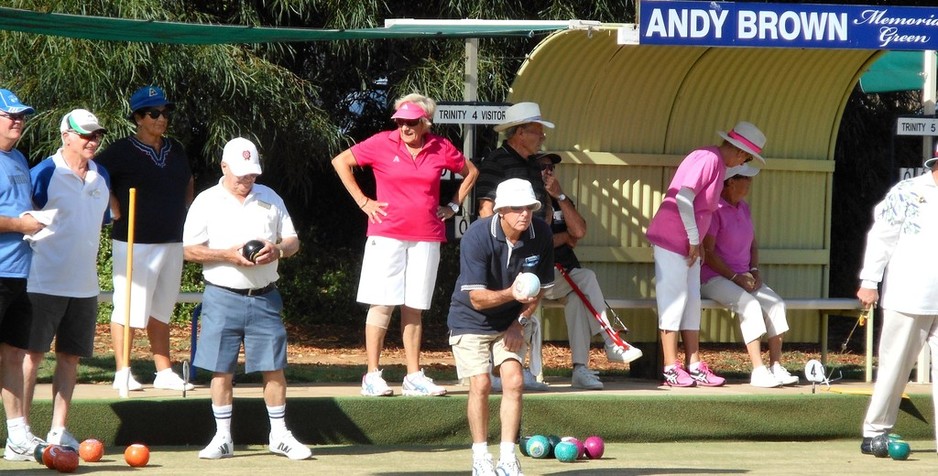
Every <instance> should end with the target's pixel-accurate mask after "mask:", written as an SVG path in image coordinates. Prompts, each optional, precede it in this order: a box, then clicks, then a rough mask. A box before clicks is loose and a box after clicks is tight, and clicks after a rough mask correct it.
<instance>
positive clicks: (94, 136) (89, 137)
mask: <svg viewBox="0 0 938 476" xmlns="http://www.w3.org/2000/svg"><path fill="white" fill-rule="evenodd" d="M68 132H71V133H72V134H75V135H76V136H78V137H81V138H82V139H84V140H86V141H88V142H92V141H94V142H101V139H103V138H104V133H103V132H92V133H91V134H82V133H81V132H78V131H76V130H74V129H69V130H68Z"/></svg>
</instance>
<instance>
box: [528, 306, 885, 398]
mask: <svg viewBox="0 0 938 476" xmlns="http://www.w3.org/2000/svg"><path fill="white" fill-rule="evenodd" d="M571 299H572V298H571ZM606 302H607V303H608V304H609V307H611V308H613V309H622V310H625V309H651V310H655V309H657V308H658V303H657V302H656V301H655V300H654V299H649V298H641V299H607V300H606ZM564 304H565V301H564V300H562V299H558V300H552V301H543V306H544V307H546V308H562V307H563V306H564ZM785 306H786V308H787V309H789V310H807V311H815V310H816V311H819V312H820V313H821V329H820V331H821V332H820V334H821V362H822V363H824V364H825V365H826V364H827V354H828V348H827V341H828V319H829V317H830V315H831V314H835V315H837V314H847V315H850V316H859V313H860V312H861V311H862V308H861V307H860V301H859V300H857V299H852V298H819V299H786V300H785ZM701 307H702V308H703V309H726V308H725V306H723V305H722V304H720V303H718V302H716V301H714V300H712V299H703V300H701ZM834 311H839V312H834ZM864 328H865V329H864V331H865V333H866V357H865V370H866V373H865V376H866V381H867V382H870V381H872V380H873V316H870V317H869V319H868V320H867V323H866V325H865V326H864ZM658 345H659V343H658V342H655V343H654V347H653V348H651V349H649V348H648V346H644V347H643V348H642V350H643V351H646V350H653V351H654V355H657V346H658ZM646 357H650V355H648V352H646ZM646 357H643V358H646ZM655 360H657V359H655ZM652 365H655V366H656V364H654V363H653V364H652Z"/></svg>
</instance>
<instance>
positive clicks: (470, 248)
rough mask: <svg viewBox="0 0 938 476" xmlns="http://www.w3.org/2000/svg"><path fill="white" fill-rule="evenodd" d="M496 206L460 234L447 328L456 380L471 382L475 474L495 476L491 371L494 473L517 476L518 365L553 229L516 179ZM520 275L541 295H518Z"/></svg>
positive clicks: (549, 279)
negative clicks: (493, 425)
mask: <svg viewBox="0 0 938 476" xmlns="http://www.w3.org/2000/svg"><path fill="white" fill-rule="evenodd" d="M493 205H494V210H495V213H496V214H495V215H493V216H490V217H487V218H482V219H480V220H476V221H475V222H474V223H473V224H472V225H471V226H469V229H468V230H467V231H466V234H465V235H463V238H462V243H461V245H460V249H459V277H458V278H457V280H456V289H455V290H454V291H453V298H452V301H451V302H450V310H449V316H448V318H447V325H448V326H449V332H450V338H449V343H450V346H452V348H453V357H454V358H455V360H456V372H457V375H458V377H459V378H460V379H463V378H468V379H469V400H468V403H467V415H468V420H469V432H470V434H471V435H472V455H473V458H472V459H473V464H472V466H473V474H496V473H495V469H496V468H495V463H494V461H493V459H492V455H491V454H489V452H488V441H487V436H488V422H489V404H488V399H489V394H490V393H491V391H492V384H491V379H490V376H489V366H490V365H492V364H494V366H495V367H494V369H493V371H494V373H495V375H498V376H500V377H501V380H502V399H501V411H500V416H501V430H500V435H501V440H500V445H499V449H500V450H501V456H500V458H499V462H498V470H499V473H498V474H509V475H515V474H521V467H520V465H519V464H518V458H517V456H515V441H517V438H518V429H519V426H520V423H521V395H522V393H523V376H522V369H521V364H522V362H523V361H524V355H525V353H526V350H527V349H526V347H527V343H526V342H525V340H524V328H525V326H527V325H529V324H530V322H531V314H533V313H534V311H535V310H536V309H537V306H538V304H539V302H540V299H541V295H542V294H543V292H544V289H547V288H550V287H551V286H553V284H554V244H553V238H552V235H551V232H550V227H549V226H548V225H547V223H546V222H544V221H543V220H541V219H539V218H537V217H535V216H534V212H536V211H537V210H538V209H540V208H541V202H540V201H538V199H537V198H536V197H535V196H534V190H533V189H532V188H531V184H530V183H529V182H528V181H526V180H523V179H518V178H513V179H508V180H506V181H504V182H502V183H500V184H499V185H498V187H497V192H496V196H495V202H494V204H493ZM523 271H525V272H530V273H534V274H536V275H537V277H538V278H539V280H540V282H541V292H540V293H539V294H537V295H535V296H533V297H528V296H527V295H524V294H521V293H520V292H519V291H518V290H517V289H516V287H515V285H514V284H515V281H516V280H517V279H518V277H519V276H520V275H521V273H522V272H523Z"/></svg>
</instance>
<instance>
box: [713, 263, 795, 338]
mask: <svg viewBox="0 0 938 476" xmlns="http://www.w3.org/2000/svg"><path fill="white" fill-rule="evenodd" d="M700 295H701V297H705V298H708V299H713V300H714V301H716V302H718V303H720V304H722V305H724V306H726V307H727V309H729V310H730V311H733V312H734V313H736V315H737V316H738V318H739V329H740V330H741V331H742V333H743V342H745V343H747V344H748V343H750V342H752V341H754V340H756V339H759V338H761V337H762V335H763V334H765V335H767V336H768V337H775V336H778V335H781V334H784V333H785V332H787V331H788V319H787V318H786V317H785V301H783V300H782V298H781V297H780V296H779V295H778V294H776V293H775V291H773V290H772V288H770V287H768V286H767V285H765V284H763V285H762V286H760V287H759V289H756V290H755V291H753V292H751V293H748V292H746V290H745V289H743V288H741V287H739V286H738V285H737V284H736V283H734V282H732V281H730V280H729V279H726V278H724V277H723V276H717V277H715V278H712V279H710V280H709V281H707V282H706V283H704V284H703V285H702V286H701V287H700Z"/></svg>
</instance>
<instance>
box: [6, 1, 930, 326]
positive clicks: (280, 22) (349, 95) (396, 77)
mask: <svg viewBox="0 0 938 476" xmlns="http://www.w3.org/2000/svg"><path fill="white" fill-rule="evenodd" d="M808 3H866V4H869V3H873V4H875V3H892V4H895V3H901V4H904V5H925V4H928V3H929V2H924V1H921V2H919V1H900V2H880V1H856V2H854V1H849V2H848V1H843V2H831V1H829V0H818V1H809V2H808ZM5 5H6V6H10V7H13V8H23V9H29V10H34V11H44V12H56V13H70V14H83V15H97V16H106V17H122V18H138V19H151V20H165V21H179V22H199V23H215V24H239V25H254V26H272V27H277V26H284V27H302V28H334V29H341V28H367V27H379V26H382V25H383V24H384V21H385V19H389V18H423V19H427V18H438V19H460V18H485V19H528V20H548V19H549V20H565V19H574V18H578V19H587V20H598V21H604V22H615V23H625V22H633V21H634V20H635V8H636V5H635V2H634V1H633V0H597V1H595V2H573V1H569V0H566V1H563V0H529V1H525V2H504V1H495V0H446V1H428V0H409V1H400V0H379V1H375V0H367V1H363V0H342V1H339V0H200V1H187V0H45V1H42V0H8V1H7V2H6V4H5ZM541 39H542V37H541V36H533V37H530V38H500V39H481V40H480V42H479V43H480V47H479V73H480V80H479V92H478V94H479V99H480V100H481V101H492V102H500V101H504V99H505V97H506V96H507V93H508V91H509V87H510V85H511V82H512V81H513V79H514V76H515V73H516V72H517V71H518V68H519V67H520V65H521V63H522V62H523V61H524V59H525V56H526V55H527V54H528V53H529V52H530V51H531V50H532V48H533V47H534V46H535V45H536V44H537V43H538V42H539V41H540V40H541ZM0 46H2V47H3V51H4V55H2V56H0V87H5V88H9V89H11V90H13V91H15V92H16V93H17V94H19V95H20V96H21V98H22V99H23V100H24V102H26V103H27V104H30V105H33V106H34V107H36V109H37V111H38V114H36V115H35V117H34V118H33V119H32V120H30V121H29V122H28V126H27V131H26V136H25V137H24V139H23V140H22V141H21V143H20V148H21V149H22V150H24V152H27V153H28V156H29V157H30V159H31V160H32V161H38V160H39V159H41V158H43V157H45V156H47V155H49V154H51V153H52V152H54V150H55V149H56V148H57V147H58V146H59V138H58V122H59V119H60V118H61V117H62V116H63V115H64V114H65V113H66V112H68V111H69V110H70V109H72V108H76V107H84V108H87V109H90V110H92V111H94V112H95V113H96V114H98V116H99V117H100V118H101V119H102V121H103V122H104V123H105V125H106V126H107V127H108V128H109V129H110V130H111V131H112V134H111V135H110V138H116V137H122V136H124V135H127V134H129V133H130V132H131V131H132V127H131V123H130V122H129V120H128V119H127V114H128V113H129V112H130V111H129V110H128V105H127V99H128V97H129V95H130V94H131V92H132V91H133V90H135V89H136V88H137V87H139V86H142V85H144V84H148V83H153V84H158V85H161V86H163V87H164V88H165V89H166V90H167V92H168V94H169V95H170V97H171V98H172V99H173V100H175V101H176V103H177V110H178V113H177V115H176V117H175V119H174V122H173V124H172V135H173V136H174V137H175V138H177V139H179V140H181V141H182V142H183V144H185V146H186V149H187V151H188V152H189V154H190V157H191V159H192V163H193V168H194V170H195V172H196V174H197V178H198V183H199V185H198V188H199V189H202V188H205V187H206V186H207V185H210V184H213V183H214V182H215V180H216V179H217V177H218V176H219V174H220V172H219V170H218V166H217V162H218V158H219V155H220V151H221V147H222V145H223V144H224V143H225V142H226V141H227V140H229V139H230V138H232V137H235V136H238V135H242V136H245V137H249V138H251V139H253V140H255V141H256V142H257V144H258V146H259V148H260V150H261V153H262V155H263V157H264V172H265V173H264V175H263V176H262V177H261V181H262V182H264V183H266V184H268V185H271V186H273V187H274V188H275V189H277V190H278V191H280V192H281V194H283V195H284V198H285V199H286V201H287V205H288V208H290V210H291V213H292V215H293V216H294V220H295V221H296V223H297V225H298V228H299V229H300V230H301V238H302V241H303V252H302V253H301V254H300V255H299V256H298V257H297V258H295V259H291V260H287V261H286V262H284V265H283V273H282V274H283V280H282V284H283V286H282V287H283V290H284V294H285V295H286V297H287V299H286V302H287V306H288V308H287V310H286V313H287V315H288V318H290V319H292V320H294V321H295V322H300V323H302V322H308V321H310V320H315V321H320V322H330V321H343V320H348V319H349V318H350V316H358V317H360V315H361V311H360V309H358V307H357V305H356V304H355V303H354V288H355V286H356V285H357V278H358V272H359V271H358V268H359V262H360V253H361V244H362V241H363V237H364V229H365V219H364V217H363V216H362V215H361V214H360V213H359V211H358V210H357V208H356V207H355V205H354V204H353V203H352V202H351V200H350V199H348V197H347V194H346V193H345V191H344V189H343V188H342V186H341V184H340V183H339V181H338V179H337V178H336V177H335V174H334V173H333V172H332V169H331V167H330V166H329V161H330V159H331V158H332V157H333V156H335V155H336V154H337V153H338V152H339V151H341V150H342V149H344V148H345V147H347V146H348V145H349V144H350V143H351V142H352V141H355V140H359V139H362V138H365V137H368V136H370V135H371V134H373V133H375V132H377V131H378V130H382V129H386V128H388V127H389V126H390V125H391V124H390V122H389V120H388V118H389V116H390V111H389V106H390V105H389V100H390V101H393V99H394V98H396V97H400V96H402V95H404V94H407V93H410V92H413V91H419V92H422V93H424V94H426V95H428V96H431V97H434V98H436V99H437V100H450V101H452V100H461V98H462V97H463V69H464V53H465V43H464V41H463V40H460V39H443V38H441V39H432V40H428V39H416V40H382V41H369V40H350V41H337V42H310V43H293V44H260V45H212V46H178V45H162V44H149V43H115V42H102V41H89V40H77V39H68V38H61V37H46V36H35V35H29V34H23V33H16V32H7V31H0ZM916 99H917V97H916V96H915V95H914V94H904V95H864V94H862V93H860V92H855V93H854V94H853V96H852V97H851V100H850V103H849V104H848V107H847V111H846V113H845V116H844V120H843V121H842V126H841V132H840V135H839V138H840V140H839V141H838V145H837V159H836V160H837V165H836V172H835V177H834V180H835V196H834V211H833V216H834V223H833V234H834V235H833V240H832V241H833V250H832V264H833V266H832V273H831V276H832V286H831V287H832V290H834V292H835V293H836V295H850V292H849V291H850V288H852V287H855V276H856V273H855V269H856V268H857V267H858V264H857V263H858V262H859V249H860V248H861V247H862V237H861V236H860V235H861V233H862V231H861V229H860V228H861V224H866V223H868V221H869V216H870V215H869V213H870V212H869V211H870V210H871V208H872V204H873V203H875V201H877V200H879V199H880V198H881V197H882V195H883V193H884V192H885V189H886V188H887V187H888V185H889V184H890V183H891V180H892V176H891V174H888V173H875V174H874V173H871V171H873V170H877V171H880V172H883V167H884V165H883V158H884V157H885V156H887V155H888V151H889V137H890V133H889V127H890V124H891V122H890V121H892V120H893V118H894V116H895V114H897V113H907V112H915V110H916V105H915V100H916ZM439 130H440V131H441V132H442V133H444V134H449V133H451V132H453V131H451V130H450V129H447V128H439ZM493 142H494V141H493ZM105 145H106V144H105ZM901 147H905V146H900V148H901ZM903 150H904V149H903ZM903 150H900V152H899V154H900V156H901V155H902V154H903V153H904V151H903ZM885 171H886V172H888V169H887V170H885ZM359 179H360V181H361V182H362V183H363V184H364V187H365V188H366V189H367V188H368V187H373V184H371V183H370V174H369V173H368V172H365V173H361V174H359ZM864 229H865V228H864ZM858 243H859V244H858ZM454 250H455V246H452V247H450V248H449V249H446V250H444V256H448V257H450V258H452V259H450V258H447V259H448V260H449V261H448V262H447V261H446V260H444V263H443V265H442V267H443V268H446V267H450V268H452V267H454V266H456V262H455V258H454V257H455V256H456V253H455V252H454ZM190 271H191V270H190ZM448 271H450V272H449V273H447V272H444V270H443V269H441V273H440V276H441V277H440V280H439V281H440V282H439V283H438V285H439V288H440V290H441V291H440V292H439V293H438V294H439V295H437V296H435V297H434V309H433V310H431V312H430V313H429V314H428V320H429V321H434V320H436V321H438V322H439V321H442V320H443V312H444V309H445V306H447V305H448V299H447V297H448V292H449V291H451V289H452V282H451V281H452V279H454V278H455V276H449V275H450V274H453V273H452V272H451V271H452V269H449V270H448ZM187 276H188V277H187V280H195V279H197V278H196V274H195V273H194V272H189V271H187ZM103 282H105V285H107V283H106V280H104V281H103ZM841 283H843V284H841ZM186 285H187V286H191V285H192V283H191V282H188V281H187V284H186ZM845 290H846V291H845Z"/></svg>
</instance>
